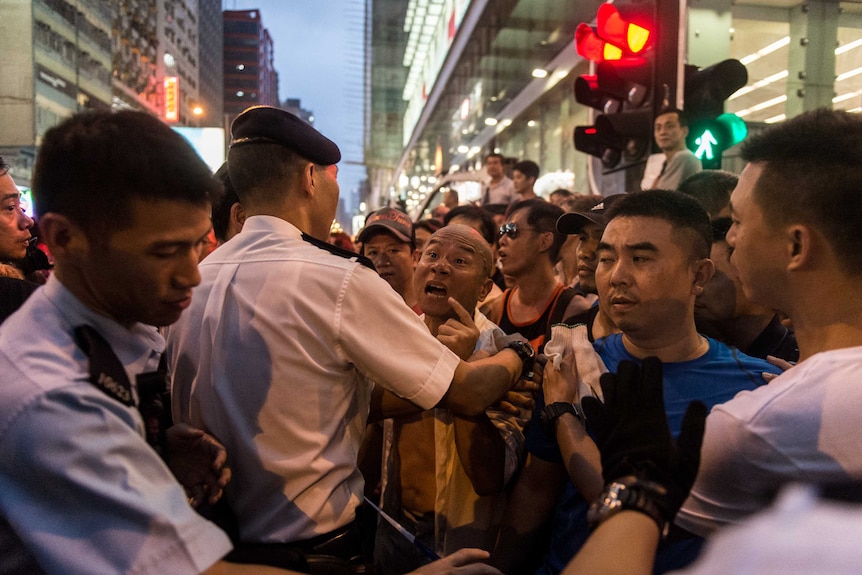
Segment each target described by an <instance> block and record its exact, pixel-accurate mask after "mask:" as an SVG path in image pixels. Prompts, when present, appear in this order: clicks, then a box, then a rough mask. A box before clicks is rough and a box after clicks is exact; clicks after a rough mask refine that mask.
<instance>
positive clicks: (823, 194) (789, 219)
mask: <svg viewBox="0 0 862 575" xmlns="http://www.w3.org/2000/svg"><path fill="white" fill-rule="evenodd" d="M742 158H743V159H744V160H746V161H748V162H753V163H759V164H763V171H762V173H761V175H760V177H759V178H758V180H757V182H756V183H755V187H754V193H753V197H754V200H755V201H756V202H757V204H758V205H759V206H760V207H761V209H762V210H763V216H764V218H765V220H766V222H767V224H768V225H788V224H791V223H795V222H799V223H805V224H807V225H810V226H812V227H814V228H817V229H818V230H819V231H820V232H821V233H822V234H823V236H824V237H825V238H826V240H827V241H828V242H829V243H830V245H831V247H832V249H833V250H835V253H836V254H838V256H839V259H840V261H841V262H842V265H843V266H844V267H843V269H844V271H845V273H848V274H850V275H854V276H858V275H860V274H862V249H859V241H860V231H862V230H860V222H862V193H860V192H862V116H860V115H859V114H850V113H848V112H845V111H841V110H830V109H827V108H821V109H817V110H812V111H810V112H806V113H804V114H801V115H799V116H796V117H795V118H792V119H790V120H787V121H786V122H782V123H780V124H775V125H773V126H771V127H769V128H767V129H766V130H764V131H763V132H761V133H759V134H757V135H755V136H753V137H752V138H751V139H749V140H748V141H746V142H745V143H744V144H743V146H742Z"/></svg>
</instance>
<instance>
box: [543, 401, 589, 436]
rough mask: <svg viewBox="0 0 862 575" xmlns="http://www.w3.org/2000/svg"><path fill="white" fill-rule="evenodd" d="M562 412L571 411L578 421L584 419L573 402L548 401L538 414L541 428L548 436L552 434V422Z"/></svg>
mask: <svg viewBox="0 0 862 575" xmlns="http://www.w3.org/2000/svg"><path fill="white" fill-rule="evenodd" d="M564 413H571V414H572V415H574V416H575V418H576V419H577V420H578V421H581V422H583V421H584V416H583V413H581V409H580V408H579V407H578V406H577V405H575V404H574V403H569V402H567V401H555V402H553V403H549V404H548V405H546V406H545V407H543V408H542V412H541V413H540V414H539V420H540V421H541V422H542V428H543V429H544V430H545V434H546V435H548V436H549V437H553V436H554V423H555V422H556V421H557V419H559V418H560V416H561V415H563V414H564Z"/></svg>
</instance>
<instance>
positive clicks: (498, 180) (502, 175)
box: [491, 174, 505, 186]
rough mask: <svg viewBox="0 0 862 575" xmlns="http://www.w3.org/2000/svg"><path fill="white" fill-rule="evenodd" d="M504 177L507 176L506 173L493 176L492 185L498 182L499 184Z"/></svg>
mask: <svg viewBox="0 0 862 575" xmlns="http://www.w3.org/2000/svg"><path fill="white" fill-rule="evenodd" d="M504 177H505V174H500V175H499V176H497V177H494V176H491V185H492V186H496V185H497V184H499V183H500V182H502V181H503V178H504Z"/></svg>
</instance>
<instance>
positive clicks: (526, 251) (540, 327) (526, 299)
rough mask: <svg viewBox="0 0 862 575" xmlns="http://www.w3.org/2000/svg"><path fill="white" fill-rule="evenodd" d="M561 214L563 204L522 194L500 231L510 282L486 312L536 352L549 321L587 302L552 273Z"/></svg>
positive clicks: (501, 251)
mask: <svg viewBox="0 0 862 575" xmlns="http://www.w3.org/2000/svg"><path fill="white" fill-rule="evenodd" d="M561 215H563V210H562V209H561V208H559V207H558V206H555V205H553V204H551V203H549V202H546V201H544V200H525V201H522V202H518V203H516V204H514V205H513V206H512V209H511V211H510V212H509V215H508V217H507V218H506V223H505V224H503V225H502V226H500V231H499V238H498V243H499V246H500V248H499V254H500V265H501V267H502V270H503V274H504V275H505V276H506V283H507V285H508V286H509V287H508V289H506V291H504V292H503V295H502V296H501V297H499V298H497V300H495V302H494V304H495V305H494V306H493V307H492V308H491V310H489V311H490V313H491V315H489V318H490V319H491V320H492V321H493V322H494V323H496V324H497V325H499V326H500V328H501V329H502V330H503V331H504V332H506V333H509V334H511V333H516V332H517V333H520V334H521V335H523V336H524V337H525V338H527V339H528V340H529V341H530V343H531V344H532V345H533V348H534V349H535V350H536V352H537V353H538V352H540V351H541V349H542V347H543V344H544V342H545V333H546V332H547V331H548V326H550V325H551V324H552V323H556V322H559V321H561V320H562V319H563V318H565V317H569V316H571V315H574V314H577V313H580V312H582V311H584V310H585V309H586V308H587V307H589V306H588V305H587V304H586V303H585V302H584V300H583V298H576V297H574V296H575V295H576V292H575V290H573V289H571V288H567V287H565V286H564V285H562V284H561V283H560V282H559V281H558V280H557V277H556V276H555V275H554V264H556V263H557V260H559V256H560V248H561V247H562V245H563V243H564V242H565V241H566V235H565V234H561V233H560V232H558V231H557V228H556V223H557V220H558V219H559V217H560V216H561Z"/></svg>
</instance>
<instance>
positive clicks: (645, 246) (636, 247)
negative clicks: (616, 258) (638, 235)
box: [626, 242, 658, 252]
mask: <svg viewBox="0 0 862 575" xmlns="http://www.w3.org/2000/svg"><path fill="white" fill-rule="evenodd" d="M626 248H627V249H629V250H631V251H644V250H646V251H650V252H657V251H658V246H656V245H655V244H654V243H652V242H637V243H635V244H626Z"/></svg>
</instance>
